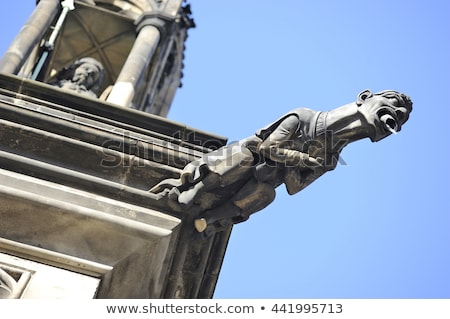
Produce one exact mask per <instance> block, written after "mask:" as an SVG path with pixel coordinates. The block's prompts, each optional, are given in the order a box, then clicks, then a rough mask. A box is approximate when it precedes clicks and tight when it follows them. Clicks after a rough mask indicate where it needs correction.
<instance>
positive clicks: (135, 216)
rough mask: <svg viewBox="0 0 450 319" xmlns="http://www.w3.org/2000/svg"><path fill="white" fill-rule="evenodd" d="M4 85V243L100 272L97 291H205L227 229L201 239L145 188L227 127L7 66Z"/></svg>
mask: <svg viewBox="0 0 450 319" xmlns="http://www.w3.org/2000/svg"><path fill="white" fill-rule="evenodd" d="M0 87H1V89H0V114H1V115H2V116H1V120H0V122H1V126H0V184H1V185H2V188H1V190H0V202H1V204H0V207H1V208H0V219H1V220H2V223H1V224H0V237H1V238H3V239H2V240H0V248H1V250H2V252H7V253H8V254H10V255H13V256H17V258H22V259H27V260H31V261H34V262H44V263H46V264H50V265H54V266H57V267H60V268H64V269H68V270H70V271H75V272H78V273H80V274H83V275H86V276H90V277H92V278H98V280H100V282H99V285H98V291H97V293H96V297H98V298H162V297H164V298H174V297H178V298H194V297H205V298H206V297H211V296H212V293H213V291H214V285H215V281H216V280H217V277H218V273H219V270H220V265H221V262H222V259H223V255H224V252H225V248H226V244H227V240H228V236H229V232H224V233H221V234H220V235H218V236H217V238H211V239H210V240H206V241H205V240H203V239H202V238H201V236H198V234H197V233H196V232H195V230H194V228H193V227H192V225H193V218H194V217H193V216H191V215H190V214H189V213H188V212H184V211H179V210H172V209H171V208H170V206H168V205H167V202H166V200H165V199H162V200H161V199H160V198H159V197H158V196H156V195H155V194H152V193H149V192H148V189H149V188H150V187H151V186H152V185H155V184H156V183H157V182H158V181H159V180H161V179H162V178H167V177H176V176H178V174H179V172H180V169H181V168H182V167H183V166H184V165H185V163H187V162H188V161H191V160H195V159H198V158H200V157H201V155H203V154H204V153H206V152H209V151H211V150H212V149H213V148H211V147H217V146H220V145H223V144H224V143H225V139H224V138H222V137H219V136H214V135H211V134H207V133H204V132H201V131H198V130H195V129H192V128H189V127H187V126H185V125H181V124H179V123H175V122H172V121H168V120H166V119H163V118H160V117H156V116H152V115H149V114H145V113H142V112H139V111H135V110H132V109H124V108H120V107H117V106H115V105H112V104H109V103H106V102H103V101H99V100H97V99H90V98H86V97H82V96H79V95H77V94H73V93H68V92H63V91H62V90H60V89H59V88H57V87H52V86H49V85H47V84H43V83H39V82H35V81H31V80H26V79H21V78H18V77H15V76H12V75H3V74H0ZM55 256H58V257H55ZM61 259H63V260H67V262H62V261H61ZM73 260H78V261H79V262H78V263H74V262H71V261H73ZM85 265H97V266H96V268H95V267H94V268H95V269H97V270H96V271H93V270H92V269H91V270H89V271H87V270H86V267H85ZM88 268H89V267H88ZM91 268H92V267H91ZM29 285H33V278H31V279H30V282H29ZM30 287H31V286H30ZM41 288H44V287H43V286H42V287H41ZM66 288H67V289H71V288H70V284H69V282H68V285H67V287H66Z"/></svg>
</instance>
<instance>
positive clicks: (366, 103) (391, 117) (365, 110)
mask: <svg viewBox="0 0 450 319" xmlns="http://www.w3.org/2000/svg"><path fill="white" fill-rule="evenodd" d="M356 104H357V105H358V110H359V112H360V113H361V114H362V115H363V118H364V119H365V121H366V124H367V125H368V127H369V137H370V139H371V141H372V142H378V141H380V140H381V139H383V138H385V137H386V136H389V135H391V134H392V133H394V134H395V133H397V132H399V131H400V130H401V128H402V125H403V124H405V122H406V121H407V120H408V118H409V114H410V113H411V111H412V102H411V99H410V98H409V97H408V96H407V95H405V94H403V93H399V92H397V91H391V90H387V91H381V92H378V93H372V92H371V91H369V90H366V91H363V92H361V93H360V94H359V95H358V98H357V101H356Z"/></svg>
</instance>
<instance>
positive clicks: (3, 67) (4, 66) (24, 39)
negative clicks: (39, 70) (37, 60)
mask: <svg viewBox="0 0 450 319" xmlns="http://www.w3.org/2000/svg"><path fill="white" fill-rule="evenodd" d="M59 8H60V3H59V1H58V0H41V1H39V3H38V4H37V6H36V9H35V10H34V11H33V14H32V15H31V16H30V18H29V19H28V21H27V22H26V23H25V25H24V26H23V27H22V29H21V30H20V32H19V34H18V35H17V36H16V38H15V39H14V41H13V43H12V44H11V45H10V47H9V48H8V50H7V51H6V53H5V54H4V55H3V57H2V58H1V59H0V73H12V74H17V73H18V72H19V71H20V68H21V67H22V66H23V64H24V63H25V61H26V59H27V58H28V57H29V55H30V53H31V51H32V50H33V49H34V47H35V45H36V44H37V43H38V42H39V41H40V40H41V39H42V36H43V35H44V33H45V32H46V31H47V30H48V28H49V26H50V24H51V23H52V22H53V20H54V18H55V16H56V14H57V13H58V11H59Z"/></svg>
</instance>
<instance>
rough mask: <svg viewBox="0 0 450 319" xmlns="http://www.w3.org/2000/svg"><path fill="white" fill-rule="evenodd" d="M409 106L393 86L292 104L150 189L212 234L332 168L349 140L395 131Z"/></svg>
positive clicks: (373, 138)
mask: <svg viewBox="0 0 450 319" xmlns="http://www.w3.org/2000/svg"><path fill="white" fill-rule="evenodd" d="M411 111H412V102H411V100H410V98H409V97H408V96H406V95H405V94H402V93H399V92H396V91H390V90H388V91H382V92H378V93H372V92H371V91H369V90H366V91H363V92H361V93H360V94H359V95H358V97H357V100H356V102H352V103H349V104H346V105H343V106H341V107H338V108H336V109H333V110H331V111H327V112H319V111H314V110H311V109H307V108H298V109H294V110H292V111H290V112H289V113H287V114H286V115H284V116H282V117H281V118H279V119H278V120H277V121H275V122H274V123H272V124H270V125H268V126H267V127H265V128H263V129H261V130H259V131H257V132H256V134H255V135H254V136H251V137H248V138H245V139H243V140H241V141H239V142H236V143H232V144H230V145H227V146H224V147H222V148H220V149H218V150H216V151H213V152H211V153H208V154H206V155H205V156H204V157H203V158H201V159H200V160H196V161H193V162H191V163H189V164H187V165H186V166H185V168H184V169H183V170H182V172H181V174H180V177H179V178H178V179H166V180H163V181H162V182H160V183H158V184H157V185H155V186H154V187H153V188H151V189H150V192H152V193H155V194H158V195H160V196H162V197H166V196H167V197H168V198H169V199H168V200H169V201H171V202H173V204H176V205H179V207H181V208H182V209H184V210H185V211H187V212H188V211H196V212H197V214H198V216H197V217H196V218H195V220H194V227H195V229H196V230H197V231H198V232H200V233H203V235H205V236H209V235H211V234H213V233H214V232H216V231H220V230H221V229H224V228H225V227H227V226H229V225H230V224H236V223H240V222H243V221H246V220H247V219H248V218H249V216H250V215H251V214H253V213H255V212H257V211H259V210H261V209H263V208H264V207H266V206H267V205H269V204H270V203H271V202H272V201H273V200H274V198H275V188H276V187H278V186H279V185H281V184H285V186H286V189H287V192H288V193H289V194H291V195H292V194H295V193H297V192H299V191H301V190H302V189H303V188H305V187H307V186H308V185H309V184H311V183H312V182H313V181H315V180H316V179H317V178H319V177H320V176H322V175H323V174H324V173H326V172H327V171H330V170H333V169H334V168H335V167H336V165H337V163H338V160H339V154H340V152H341V151H342V149H343V148H344V147H345V146H346V145H347V144H349V143H351V142H354V141H357V140H360V139H363V138H366V137H368V138H370V139H371V141H372V142H377V141H379V140H381V139H383V138H385V137H387V136H388V135H390V134H392V133H397V132H398V131H400V129H401V128H402V125H403V124H404V123H405V122H406V121H407V120H408V118H409V114H410V112H411ZM193 207H196V209H194V210H192V208H193Z"/></svg>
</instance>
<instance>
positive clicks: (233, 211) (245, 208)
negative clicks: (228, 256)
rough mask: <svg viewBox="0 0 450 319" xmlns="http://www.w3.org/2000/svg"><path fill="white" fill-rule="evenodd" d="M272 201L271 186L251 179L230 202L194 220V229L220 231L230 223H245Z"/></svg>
mask: <svg viewBox="0 0 450 319" xmlns="http://www.w3.org/2000/svg"><path fill="white" fill-rule="evenodd" d="M274 199H275V190H274V188H273V186H271V185H269V184H267V183H262V182H258V181H257V180H256V179H251V180H250V181H248V182H247V183H246V184H245V185H244V187H242V188H241V189H240V191H239V192H237V193H236V194H235V195H234V196H233V197H232V198H231V201H229V202H227V203H225V204H223V205H221V206H219V207H216V208H214V209H211V210H209V211H206V212H205V214H204V215H203V218H200V219H197V220H195V223H194V224H195V228H196V229H197V231H199V232H203V231H205V230H207V229H208V230H211V231H220V230H221V228H223V227H225V226H227V225H229V224H231V223H232V224H237V223H240V222H243V221H246V220H247V219H248V218H249V217H250V215H251V214H253V213H256V212H257V211H260V210H261V209H263V208H264V207H266V206H267V205H269V204H270V203H271V202H272V201H273V200H274ZM212 228H213V229H212Z"/></svg>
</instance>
